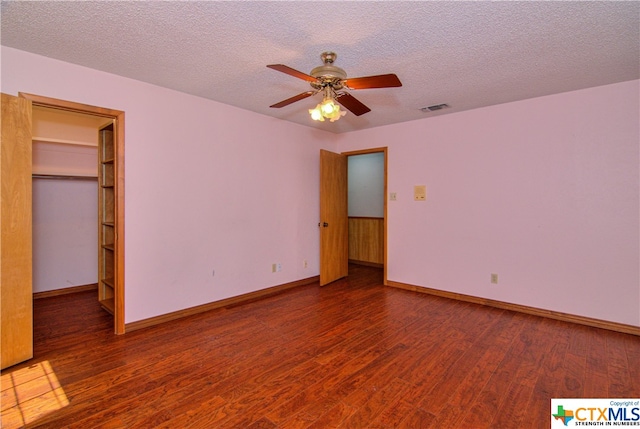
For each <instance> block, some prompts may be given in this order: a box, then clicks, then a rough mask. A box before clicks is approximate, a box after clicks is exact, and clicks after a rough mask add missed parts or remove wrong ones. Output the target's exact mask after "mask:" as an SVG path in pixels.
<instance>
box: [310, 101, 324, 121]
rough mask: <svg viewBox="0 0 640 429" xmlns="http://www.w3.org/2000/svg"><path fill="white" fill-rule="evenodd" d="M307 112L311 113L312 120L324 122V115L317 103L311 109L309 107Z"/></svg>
mask: <svg viewBox="0 0 640 429" xmlns="http://www.w3.org/2000/svg"><path fill="white" fill-rule="evenodd" d="M309 114H310V115H311V119H313V120H314V121H320V122H324V116H322V108H321V106H320V105H319V104H318V105H317V106H316V107H314V108H313V109H309Z"/></svg>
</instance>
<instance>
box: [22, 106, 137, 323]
mask: <svg viewBox="0 0 640 429" xmlns="http://www.w3.org/2000/svg"><path fill="white" fill-rule="evenodd" d="M19 96H20V97H22V98H26V99H28V100H31V101H32V103H33V113H32V116H33V119H34V136H33V139H34V148H33V149H34V176H33V177H34V181H33V190H34V213H33V215H34V234H35V233H38V232H41V231H37V230H36V228H39V227H40V225H39V224H36V222H35V221H36V220H37V216H39V215H42V213H38V212H37V210H41V209H42V207H40V208H39V207H36V206H35V204H41V205H44V206H45V209H46V207H47V204H50V206H49V207H51V208H53V210H58V215H60V212H62V211H64V210H65V209H67V210H68V208H65V204H69V205H73V204H74V202H76V203H78V202H79V201H80V200H83V199H86V198H89V199H91V198H93V202H94V206H93V208H91V207H88V208H87V205H86V200H85V201H84V202H83V203H82V206H83V207H84V208H79V212H74V213H73V215H74V216H76V217H77V218H78V222H79V223H78V230H77V231H74V233H73V235H74V237H70V239H72V240H76V241H77V242H78V243H83V244H82V246H87V243H94V244H95V246H94V248H93V249H92V250H91V251H88V252H84V253H85V254H84V255H81V254H79V253H76V255H75V256H74V255H71V257H72V258H75V259H76V261H79V262H80V264H82V263H83V261H84V262H87V257H89V258H92V257H93V262H92V263H91V262H89V263H88V264H85V265H87V266H85V267H77V268H75V269H74V271H73V273H74V276H77V278H85V279H87V278H92V279H96V280H97V283H98V293H97V294H96V299H99V300H100V302H101V304H102V306H103V308H105V309H106V310H107V311H109V312H111V313H112V314H113V316H114V332H115V333H116V334H123V333H124V332H125V324H124V156H123V154H124V112H122V111H118V110H113V109H106V108H102V107H96V106H89V105H85V104H79V103H74V102H69V101H65V100H58V99H52V98H48V97H41V96H37V95H33V94H24V93H20V94H19ZM43 118H44V119H43ZM56 118H60V120H59V121H56ZM69 118H72V119H69ZM73 118H75V120H74V119H73ZM68 121H71V122H74V121H75V122H77V123H81V124H82V125H80V127H76V129H75V132H74V131H69V134H68V136H66V137H65V136H62V135H61V134H60V133H64V132H65V131H64V128H65V122H68ZM56 122H57V123H56ZM37 126H40V128H39V129H38V128H37ZM81 128H90V129H89V130H86V129H85V130H84V131H82V130H81ZM78 130H80V134H78V133H77V132H78ZM87 131H88V135H93V138H91V137H88V138H82V137H78V136H80V135H81V134H82V132H85V133H86V132H87ZM45 134H47V135H45ZM65 158H66V159H65ZM60 165H62V166H64V168H63V169H62V170H61V171H56V168H57V167H56V166H60ZM65 188H66V189H67V190H68V191H72V190H73V192H65ZM36 198H41V199H40V200H36ZM74 198H75V199H78V198H79V199H80V200H74ZM96 207H97V210H96ZM90 213H93V214H95V217H94V218H93V228H91V226H90V225H87V223H88V220H87V219H86V216H87V214H90ZM82 216H84V218H82ZM62 229H64V228H62ZM82 229H84V230H85V231H89V230H90V229H92V230H93V233H92V236H91V237H84V238H83V237H81V235H82ZM47 232H48V233H51V234H52V235H55V234H64V233H65V232H64V231H63V230H61V229H60V228H57V229H56V228H53V230H49V231H47ZM50 238H51V237H50ZM38 240H39V238H36V237H35V235H34V244H36V245H38V244H39V242H38ZM41 241H42V243H41V244H42V245H43V246H45V247H47V246H48V247H51V246H52V245H53V246H55V245H54V244H52V243H51V240H49V241H47V240H46V239H45V238H44V237H42V240H41ZM90 245H91V244H89V246H90ZM71 247H74V246H73V245H72V246H71ZM76 247H77V246H76ZM75 250H76V252H77V251H78V249H75ZM39 251H40V250H39V249H36V248H34V264H35V263H39V262H42V263H43V264H44V266H40V265H39V266H37V267H36V266H35V265H34V272H33V275H34V292H38V290H37V288H39V287H40V288H44V289H45V290H46V289H48V288H53V289H56V288H63V287H64V286H65V285H64V284H58V285H57V286H55V285H54V286H52V285H46V284H43V285H41V286H40V285H38V282H39V281H41V277H42V276H44V275H46V274H43V273H41V271H43V270H44V271H47V270H48V269H49V268H51V267H53V266H54V265H55V262H54V261H53V260H51V259H49V260H47V258H46V257H45V258H44V259H43V258H42V257H41V258H40V259H39V261H37V260H36V259H37V258H38V257H39V256H38V252H39ZM46 251H47V250H46V249H42V252H43V255H44V253H46ZM96 252H97V253H96ZM96 260H97V264H96ZM76 261H74V262H76ZM47 267H49V268H47ZM57 274H59V273H56V272H52V277H55V275H57ZM63 276H64V275H63ZM62 278H63V277H59V278H58V279H57V280H55V279H54V280H53V281H57V282H58V283H60V282H61V281H62V280H61V279H62ZM70 283H71V282H70ZM76 283H77V281H76ZM80 283H82V281H80ZM93 283H95V281H94V282H93ZM71 286H75V285H73V284H71ZM94 287H95V286H94ZM52 292H53V293H55V292H54V291H52ZM45 293H47V292H45Z"/></svg>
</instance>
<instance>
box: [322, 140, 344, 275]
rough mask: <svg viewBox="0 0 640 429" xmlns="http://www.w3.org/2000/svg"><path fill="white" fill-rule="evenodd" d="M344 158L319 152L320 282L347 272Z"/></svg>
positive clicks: (335, 154)
mask: <svg viewBox="0 0 640 429" xmlns="http://www.w3.org/2000/svg"><path fill="white" fill-rule="evenodd" d="M347 210H348V208H347V157H346V156H344V155H340V154H337V153H333V152H329V151H326V150H321V151H320V285H321V286H324V285H326V284H328V283H331V282H333V281H335V280H338V279H340V278H342V277H345V276H347V275H348V272H349V231H348V228H349V223H348V218H347V215H348V212H347Z"/></svg>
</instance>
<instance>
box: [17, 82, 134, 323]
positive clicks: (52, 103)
mask: <svg viewBox="0 0 640 429" xmlns="http://www.w3.org/2000/svg"><path fill="white" fill-rule="evenodd" d="M18 97H21V98H26V99H27V100H31V102H32V104H33V106H40V107H48V108H52V109H58V110H66V111H69V112H76V113H84V114H89V115H93V116H102V117H104V118H107V119H113V120H114V121H115V133H114V138H115V145H114V146H115V154H114V156H115V161H114V167H115V171H114V175H115V183H114V185H115V187H114V190H115V206H116V231H115V243H114V246H115V249H116V260H115V269H114V271H115V273H114V275H115V287H114V312H113V319H114V332H115V333H116V334H124V332H125V323H124V320H125V319H124V292H125V288H124V112H123V111H121V110H115V109H108V108H105V107H98V106H91V105H88V104H82V103H76V102H72V101H66V100H60V99H57V98H50V97H43V96H41V95H35V94H28V93H24V92H19V93H18Z"/></svg>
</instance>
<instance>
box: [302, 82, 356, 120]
mask: <svg viewBox="0 0 640 429" xmlns="http://www.w3.org/2000/svg"><path fill="white" fill-rule="evenodd" d="M327 94H328V95H326V96H325V97H324V99H323V100H322V103H320V104H318V105H317V106H316V107H315V108H313V109H309V114H310V115H311V119H313V120H314V121H320V122H323V121H324V120H325V119H329V120H330V121H331V122H335V121H337V120H338V119H340V118H341V117H343V116H344V115H346V114H347V112H346V111H344V110H340V105H339V104H338V103H336V101H335V100H334V99H333V97H332V96H331V95H330V94H329V90H328V89H327Z"/></svg>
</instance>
